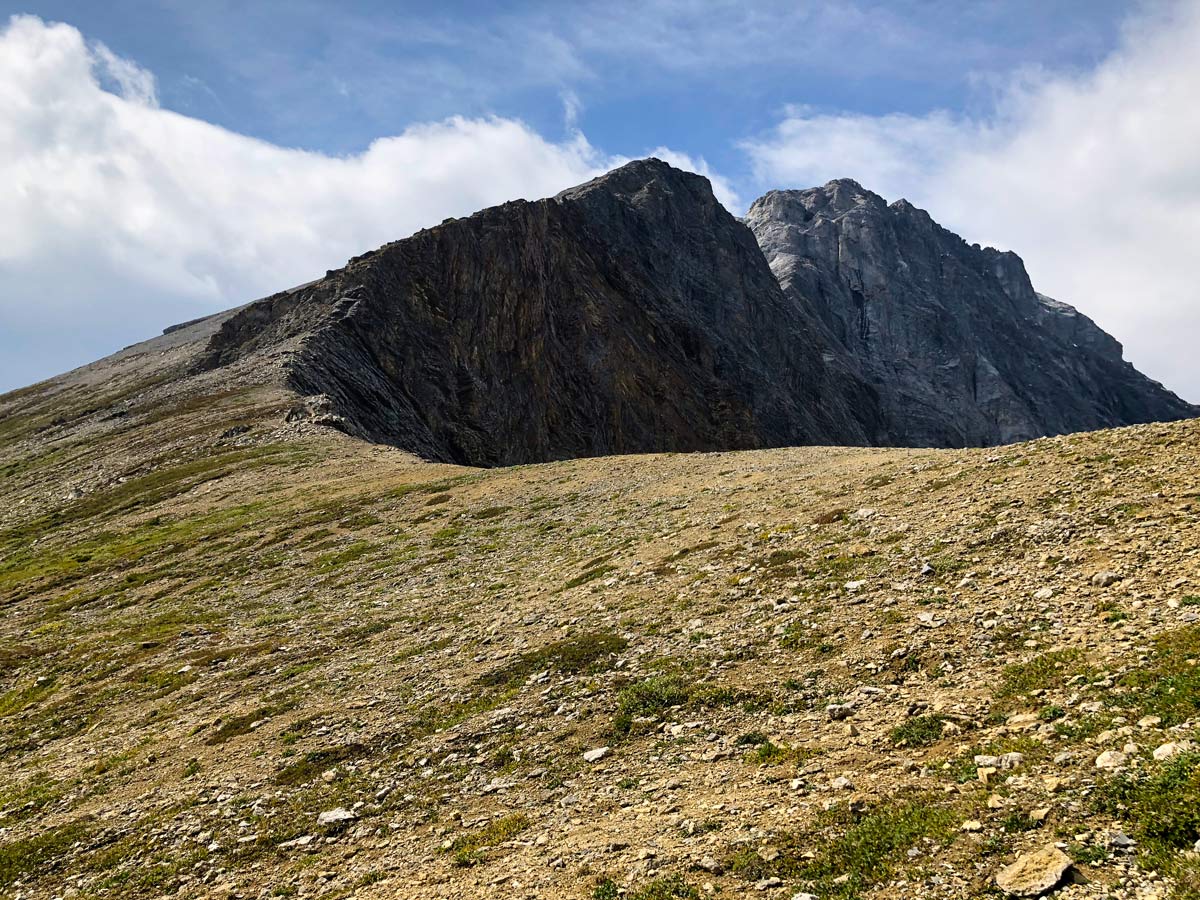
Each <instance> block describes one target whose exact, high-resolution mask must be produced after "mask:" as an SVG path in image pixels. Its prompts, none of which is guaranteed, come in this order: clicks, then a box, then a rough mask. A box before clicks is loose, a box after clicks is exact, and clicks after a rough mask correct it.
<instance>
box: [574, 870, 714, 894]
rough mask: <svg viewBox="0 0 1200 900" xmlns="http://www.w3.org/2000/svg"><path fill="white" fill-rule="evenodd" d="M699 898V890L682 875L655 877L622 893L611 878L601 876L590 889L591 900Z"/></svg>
mask: <svg viewBox="0 0 1200 900" xmlns="http://www.w3.org/2000/svg"><path fill="white" fill-rule="evenodd" d="M618 897H624V898H625V900H699V898H700V891H698V890H697V889H696V888H694V887H693V886H692V885H690V884H688V883H687V881H685V880H684V878H683V876H682V875H667V876H665V877H663V878H655V879H654V880H653V881H651V882H650V883H648V884H646V885H644V886H642V887H640V888H638V889H637V890H636V891H632V892H627V893H622V892H621V889H620V887H618V885H617V883H616V882H615V881H613V880H612V879H611V878H601V879H600V880H599V881H597V882H596V886H595V887H594V888H593V889H592V900H617V898H618Z"/></svg>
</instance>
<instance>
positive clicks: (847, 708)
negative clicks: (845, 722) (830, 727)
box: [825, 703, 854, 722]
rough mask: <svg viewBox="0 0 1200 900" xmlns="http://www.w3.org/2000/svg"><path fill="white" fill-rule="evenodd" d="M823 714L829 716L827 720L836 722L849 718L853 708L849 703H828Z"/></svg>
mask: <svg viewBox="0 0 1200 900" xmlns="http://www.w3.org/2000/svg"><path fill="white" fill-rule="evenodd" d="M825 712H826V713H828V714H829V718H831V719H833V721H835V722H838V721H841V720H842V719H845V718H847V717H849V715H850V714H851V713H852V712H854V707H853V706H851V705H850V704H849V703H830V704H829V705H828V706H826V707H825Z"/></svg>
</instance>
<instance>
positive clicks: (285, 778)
mask: <svg viewBox="0 0 1200 900" xmlns="http://www.w3.org/2000/svg"><path fill="white" fill-rule="evenodd" d="M369 753H370V751H369V750H368V749H367V747H366V746H365V745H364V744H345V745H344V746H341V747H333V748H332V749H329V750H317V751H315V752H313V753H306V754H304V756H303V757H302V758H301V759H298V760H296V761H295V762H293V763H289V764H288V765H286V766H284V767H283V768H282V769H280V770H279V771H278V772H276V773H275V778H274V779H273V780H274V782H275V783H276V784H279V785H287V786H293V785H298V784H306V783H308V782H310V781H312V780H313V779H314V778H316V777H317V776H319V775H320V774H321V773H323V772H326V771H328V770H329V769H332V768H333V767H334V766H336V765H337V764H338V763H342V762H351V761H353V760H356V759H362V758H363V757H365V756H367V755H368V754H369Z"/></svg>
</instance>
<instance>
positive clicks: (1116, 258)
mask: <svg viewBox="0 0 1200 900" xmlns="http://www.w3.org/2000/svg"><path fill="white" fill-rule="evenodd" d="M1197 47H1200V4H1197V3H1191V2H1189V3H1177V4H1171V5H1156V6H1154V7H1152V8H1151V10H1150V11H1148V12H1144V13H1143V14H1142V15H1141V16H1140V17H1139V18H1137V19H1135V20H1133V21H1131V22H1130V23H1129V24H1128V25H1127V27H1126V30H1125V33H1124V35H1123V41H1122V45H1121V48H1120V49H1119V50H1118V51H1117V52H1116V53H1114V54H1112V55H1111V56H1110V57H1108V58H1107V59H1106V60H1105V61H1104V62H1103V63H1102V64H1100V65H1099V66H1098V67H1097V68H1095V69H1094V70H1092V71H1090V72H1088V73H1086V74H1071V75H1063V74H1050V73H1046V72H1042V71H1032V72H1024V73H1021V74H1020V75H1019V76H1018V77H1016V78H1015V79H1014V81H1013V82H1012V83H1011V84H1009V85H1007V86H1006V87H1005V88H1004V89H1003V90H1002V92H1001V95H1000V98H999V102H998V104H997V107H996V111H995V113H994V114H992V115H989V116H986V117H981V118H967V117H956V116H954V115H952V114H950V113H947V112H934V113H931V114H928V115H924V116H908V115H885V116H862V115H837V114H821V113H817V112H813V111H811V110H806V109H791V110H789V111H788V112H787V114H786V115H785V117H784V118H783V120H782V121H781V122H780V123H779V124H778V125H777V127H775V128H774V129H773V130H772V131H771V132H770V133H768V134H765V135H763V136H761V137H759V138H756V139H754V140H750V141H747V142H745V143H744V144H743V149H744V150H745V151H746V152H747V153H748V154H749V156H750V159H751V160H752V163H753V167H754V172H755V178H756V180H757V181H758V182H759V183H760V184H762V185H767V186H778V185H788V186H808V185H813V184H821V183H824V182H825V181H827V180H829V179H831V178H835V177H841V176H850V177H854V178H856V179H857V180H858V181H860V182H862V183H863V184H864V185H866V186H867V187H869V188H871V189H873V190H875V191H877V192H879V193H881V194H883V195H884V196H885V197H887V198H888V199H889V200H895V199H898V198H900V197H907V198H908V199H909V200H911V201H912V202H914V203H916V204H917V205H918V206H922V207H924V208H926V209H927V210H929V211H930V213H931V214H932V215H933V217H934V218H935V219H937V220H938V221H940V222H941V223H942V224H944V225H945V226H946V227H948V228H950V229H951V230H954V231H957V232H958V233H960V234H962V235H963V236H964V237H965V238H966V239H967V240H969V241H978V242H980V243H984V244H992V245H994V246H998V247H1001V248H1004V249H1011V250H1014V251H1016V252H1017V253H1018V254H1020V255H1021V256H1022V258H1024V260H1025V262H1026V265H1027V267H1028V269H1029V272H1030V275H1031V277H1032V279H1033V282H1034V286H1035V287H1036V288H1037V289H1038V290H1040V291H1042V292H1043V293H1046V294H1049V295H1051V296H1053V297H1056V298H1058V299H1060V300H1064V301H1066V302H1068V303H1071V304H1073V305H1075V306H1077V307H1078V308H1080V309H1081V310H1083V311H1084V312H1085V313H1087V314H1088V315H1090V316H1092V317H1093V318H1095V319H1096V320H1097V321H1098V322H1099V323H1100V325H1101V326H1102V327H1104V328H1105V329H1107V330H1108V331H1110V332H1112V333H1113V334H1114V335H1116V336H1117V337H1118V338H1119V339H1120V340H1122V341H1123V342H1124V343H1125V345H1126V349H1127V354H1126V355H1127V358H1129V359H1131V360H1132V361H1133V362H1134V363H1135V364H1136V365H1137V366H1138V367H1139V368H1141V369H1142V370H1143V371H1145V372H1147V373H1148V374H1150V375H1151V376H1153V377H1155V378H1157V379H1159V380H1161V381H1163V382H1164V383H1165V384H1167V385H1168V386H1169V387H1171V388H1172V389H1174V390H1176V391H1177V392H1179V393H1180V394H1181V395H1182V396H1184V397H1185V398H1186V399H1190V400H1192V401H1200V365H1197V363H1196V351H1195V347H1196V345H1197V343H1200V277H1198V275H1197V268H1198V264H1197V260H1196V256H1195V250H1194V248H1195V245H1196V241H1197V239H1198V238H1200V162H1198V159H1200V157H1198V156H1197V152H1196V148H1197V147H1200V105H1198V104H1197V103H1196V91H1197V87H1198V86H1200V54H1198V53H1197V52H1196V48H1197Z"/></svg>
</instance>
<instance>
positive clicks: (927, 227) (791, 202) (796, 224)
mask: <svg viewBox="0 0 1200 900" xmlns="http://www.w3.org/2000/svg"><path fill="white" fill-rule="evenodd" d="M744 221H745V222H746V224H747V225H748V226H749V227H750V228H751V229H752V230H753V231H754V234H755V237H756V238H757V239H758V242H759V245H760V246H761V247H762V249H763V252H764V253H765V254H766V256H767V259H768V261H769V262H770V264H771V270H772V271H773V272H774V273H775V275H776V276H777V277H778V278H779V280H780V283H781V284H782V286H783V288H784V290H785V292H786V293H787V294H788V296H789V297H790V298H791V299H792V301H793V303H794V304H795V305H796V306H797V307H798V308H799V309H802V310H804V311H806V312H808V313H810V314H812V315H813V316H815V318H817V319H818V320H819V321H820V322H821V323H822V326H823V327H824V329H825V333H826V336H827V337H828V338H829V339H830V340H831V341H832V343H833V344H834V345H835V347H836V348H837V349H839V350H841V351H843V352H844V354H845V356H846V357H848V360H849V363H848V364H850V365H855V366H857V370H858V371H860V372H861V373H862V374H863V376H864V377H865V378H866V379H867V381H868V382H869V383H871V384H872V385H873V386H874V387H875V388H876V389H877V390H878V391H879V392H880V395H881V397H882V398H883V404H884V408H885V416H886V417H887V418H888V420H889V425H888V437H889V440H891V441H893V442H895V443H898V444H915V445H934V446H963V445H980V444H995V443H1007V442H1010V441H1016V440H1024V439H1029V438H1034V437H1038V436H1041V435H1046V434H1058V433H1062V432H1068V431H1080V430H1088V429H1094V428H1102V427H1108V426H1115V425H1126V424H1133V423H1137V422H1144V421H1151V420H1157V419H1174V418H1181V417H1186V416H1193V415H1196V414H1197V409H1196V408H1195V407H1193V406H1191V405H1189V404H1187V403H1184V402H1183V401H1182V400H1180V399H1179V398H1178V397H1176V396H1175V395H1174V394H1171V393H1170V392H1169V391H1166V390H1164V389H1163V388H1162V386H1161V385H1158V384H1157V383H1155V382H1153V381H1151V380H1150V379H1148V378H1145V377H1144V376H1143V375H1141V374H1140V373H1138V372H1137V371H1136V370H1134V369H1133V368H1132V366H1130V365H1128V364H1127V363H1126V362H1125V361H1124V360H1123V359H1122V355H1121V346H1120V344H1119V343H1117V342H1116V341H1115V340H1114V339H1113V338H1111V337H1110V336H1109V335H1107V334H1105V333H1104V332H1103V331H1102V330H1101V329H1100V328H1099V327H1098V326H1096V324H1095V323H1094V322H1092V321H1091V320H1090V319H1088V318H1087V317H1086V316H1083V315H1081V314H1080V313H1078V312H1077V311H1076V310H1074V309H1073V308H1071V307H1069V306H1067V305H1066V304H1061V303H1057V302H1055V303H1054V304H1047V303H1046V302H1044V301H1043V300H1041V299H1039V295H1038V294H1037V292H1036V291H1035V290H1034V288H1033V285H1032V283H1031V282H1030V279H1029V275H1028V273H1027V272H1026V271H1025V266H1024V263H1023V262H1022V261H1021V258H1020V257H1019V256H1017V255H1016V254H1015V253H1011V252H1008V251H999V250H994V249H991V248H980V247H979V246H978V245H969V244H967V243H966V242H965V241H964V240H963V239H962V238H960V237H958V236H957V235H955V234H953V233H952V232H950V231H948V230H946V229H945V228H942V227H941V226H940V225H938V224H937V223H936V222H935V221H934V220H933V219H932V217H930V216H929V214H928V213H927V212H925V211H924V210H922V209H919V208H918V207H916V206H914V205H913V204H912V203H910V202H908V201H907V200H898V201H896V202H894V203H892V204H891V205H887V204H886V203H885V202H884V200H883V199H882V198H881V197H879V195H877V194H874V193H873V192H871V191H869V190H866V189H865V188H863V187H862V186H861V185H859V184H858V183H857V182H853V181H849V180H840V181H834V182H830V183H829V184H826V185H825V186H823V187H820V188H811V189H808V190H801V191H771V192H770V193H768V194H766V195H764V196H763V197H762V198H760V199H759V200H758V201H756V202H755V203H754V204H753V205H752V206H751V208H750V211H749V213H748V214H747V215H746V218H745V220H744Z"/></svg>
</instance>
